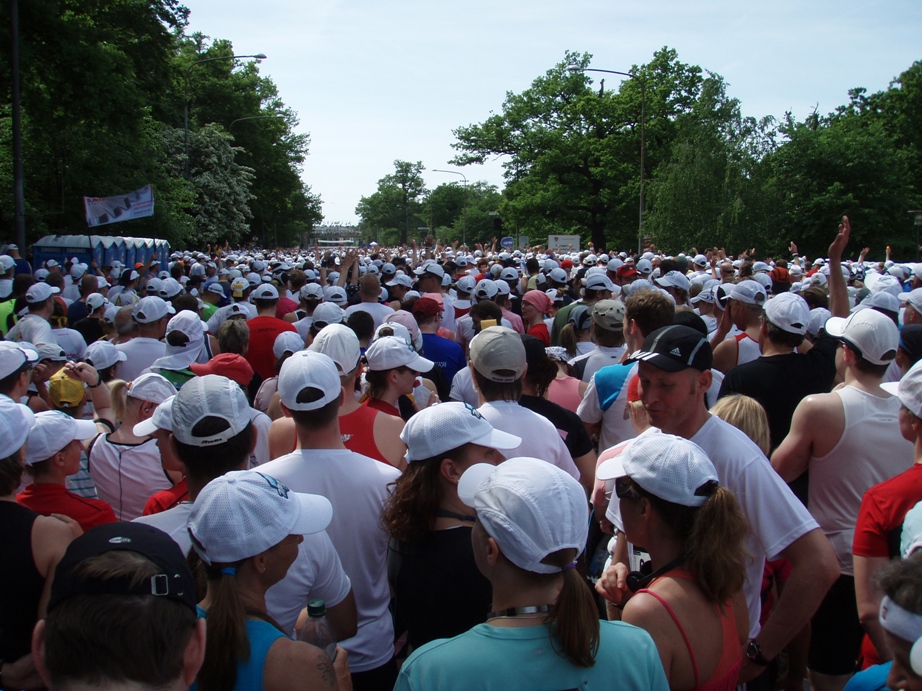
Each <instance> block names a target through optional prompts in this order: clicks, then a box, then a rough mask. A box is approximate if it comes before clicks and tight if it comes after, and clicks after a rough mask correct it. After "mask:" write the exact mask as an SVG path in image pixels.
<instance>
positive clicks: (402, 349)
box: [365, 323, 435, 372]
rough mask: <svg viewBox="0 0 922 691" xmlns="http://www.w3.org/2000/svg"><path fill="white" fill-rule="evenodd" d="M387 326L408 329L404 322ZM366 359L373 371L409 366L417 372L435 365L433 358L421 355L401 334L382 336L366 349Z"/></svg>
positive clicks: (408, 335) (424, 370)
mask: <svg viewBox="0 0 922 691" xmlns="http://www.w3.org/2000/svg"><path fill="white" fill-rule="evenodd" d="M382 326H384V325H383V324H382ZM387 326H388V327H390V328H392V329H395V330H396V329H397V327H401V328H403V329H404V330H406V327H405V326H403V324H396V323H388V324H387ZM379 328H381V327H379ZM409 337H410V332H409V331H407V338H409ZM365 360H366V361H367V362H368V369H369V370H371V371H372V372H377V371H383V370H389V369H394V368H396V367H409V368H410V369H411V370H414V371H416V372H428V371H429V370H431V369H432V367H433V366H434V365H435V363H434V362H432V360H427V359H426V358H424V357H421V356H420V355H419V353H417V352H416V350H415V349H414V348H413V346H412V345H411V344H410V342H409V340H405V339H404V338H401V337H400V336H382V337H381V338H379V339H378V340H376V341H375V342H374V343H372V344H371V345H370V346H368V349H367V350H366V351H365Z"/></svg>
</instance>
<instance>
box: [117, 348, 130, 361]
mask: <svg viewBox="0 0 922 691" xmlns="http://www.w3.org/2000/svg"><path fill="white" fill-rule="evenodd" d="M127 359H128V353H126V352H125V351H124V350H120V351H118V362H125V361H126V360H127Z"/></svg>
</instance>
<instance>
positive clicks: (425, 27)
mask: <svg viewBox="0 0 922 691" xmlns="http://www.w3.org/2000/svg"><path fill="white" fill-rule="evenodd" d="M185 4H186V5H187V6H188V7H189V9H190V10H191V16H190V27H189V30H190V31H200V32H202V33H204V34H206V35H208V36H211V37H213V38H224V39H229V40H231V41H232V42H233V44H234V50H235V52H236V53H238V54H255V53H260V52H262V53H265V54H266V55H267V56H268V59H267V60H265V61H263V62H262V64H261V67H260V71H261V73H262V74H264V75H268V76H269V77H271V78H272V80H273V81H274V82H275V83H276V85H277V86H278V88H279V92H280V94H281V97H282V99H283V100H284V101H285V103H286V104H287V105H288V106H290V107H291V108H293V109H294V110H295V111H296V112H297V113H298V115H299V117H300V121H301V124H300V128H299V131H301V132H308V133H310V136H311V146H310V155H309V157H308V159H307V162H306V164H305V166H304V173H303V177H304V180H305V181H306V182H307V183H308V184H309V185H311V187H312V188H313V190H314V192H317V193H319V194H320V195H321V197H322V200H323V212H324V216H325V222H327V223H332V222H345V223H351V222H356V221H357V220H358V219H357V217H356V216H355V206H356V204H357V203H358V201H359V198H360V197H362V196H363V195H369V194H371V193H373V192H374V191H375V189H376V186H377V181H378V180H379V179H380V178H381V177H383V176H384V175H387V174H388V173H390V172H393V161H394V160H395V159H402V160H407V161H422V162H423V165H424V166H425V167H426V169H427V170H426V171H425V173H424V175H425V179H426V183H427V185H428V187H429V188H430V189H431V188H433V187H435V186H437V185H439V184H440V183H442V182H450V181H453V180H458V181H460V179H461V178H460V177H458V176H455V175H446V174H441V173H435V172H432V169H433V168H446V167H449V166H448V160H449V159H451V158H452V156H453V155H454V150H453V149H452V148H451V143H452V141H453V140H454V138H453V136H452V133H451V132H452V129H454V128H457V127H458V126H461V125H467V124H471V123H476V122H482V121H483V120H484V119H485V118H486V117H487V116H488V115H489V114H490V112H491V111H496V112H498V111H499V110H500V109H501V107H502V103H503V99H504V97H505V94H506V92H507V91H513V92H519V91H522V90H523V89H526V88H528V86H529V85H530V83H531V82H532V80H533V79H535V78H536V77H538V76H540V75H543V74H544V73H545V72H546V71H547V70H548V69H550V68H551V67H553V66H554V65H555V64H557V63H558V62H560V61H561V60H562V59H563V57H564V53H565V51H567V50H573V51H579V52H589V53H591V54H592V55H593V60H592V67H596V68H601V69H612V70H625V71H626V70H628V69H629V68H630V67H631V65H633V64H642V63H645V62H648V61H649V60H650V59H651V57H652V55H653V53H654V52H655V51H656V50H658V49H659V48H662V47H663V46H669V47H671V48H674V49H676V50H677V51H678V55H679V60H681V61H682V62H685V63H689V64H693V65H699V66H701V67H702V68H704V69H707V70H710V71H712V72H716V73H717V74H720V75H721V76H723V77H724V79H726V81H727V82H728V84H729V94H730V95H731V96H733V97H736V98H738V99H739V100H740V101H741V104H742V109H743V112H744V114H746V115H753V116H757V117H762V116H764V115H774V116H776V117H780V116H781V115H783V114H784V112H785V111H788V110H790V111H792V112H793V113H794V114H795V115H796V116H797V117H798V118H803V117H804V116H805V115H807V114H809V113H810V112H811V111H812V110H813V109H814V108H815V107H817V106H818V107H819V111H820V112H821V113H827V112H829V111H831V110H833V109H834V108H835V107H836V106H838V105H840V104H843V103H845V102H846V101H847V98H848V89H850V88H853V87H858V86H861V87H865V88H867V89H868V90H869V91H879V90H881V89H884V88H886V87H887V85H888V84H889V82H890V81H891V80H892V79H893V78H894V77H896V76H897V75H898V74H899V73H900V72H902V71H904V70H905V69H907V68H908V67H909V66H910V65H911V64H912V63H913V61H914V60H919V59H922V2H919V0H877V1H870V2H868V1H859V0H806V1H805V0H775V1H774V2H771V3H756V2H743V1H741V0H736V1H733V0H698V1H697V2H689V1H688V0H646V1H637V2H631V3H627V2H621V1H618V0H599V1H593V0H571V1H570V2H561V1H557V2H549V1H548V0H529V1H527V2H526V1H524V0H491V1H484V0H468V1H467V2H464V3H454V2H453V3H447V2H440V1H439V0H386V1H382V0H351V1H346V0H343V1H338V0H258V1H257V0H246V1H244V0H186V2H185ZM596 76H600V75H596ZM615 86H616V83H615V82H614V81H613V80H612V76H611V75H608V78H607V80H606V88H610V87H615ZM246 125H247V123H243V124H241V125H238V127H242V126H246ZM249 126H254V127H258V126H259V123H258V121H256V122H253V123H249ZM461 171H462V172H463V173H464V174H465V175H466V176H467V178H468V180H469V181H473V180H487V181H489V182H491V183H493V184H496V185H497V186H499V187H500V189H501V188H502V181H503V178H502V168H501V166H500V162H498V161H494V162H490V163H488V164H486V165H483V166H467V167H465V168H463V169H461Z"/></svg>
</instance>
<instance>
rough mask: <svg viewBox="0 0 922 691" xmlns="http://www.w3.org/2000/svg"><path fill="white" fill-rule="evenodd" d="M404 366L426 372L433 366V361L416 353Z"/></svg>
mask: <svg viewBox="0 0 922 691" xmlns="http://www.w3.org/2000/svg"><path fill="white" fill-rule="evenodd" d="M406 366H407V367H409V368H411V369H413V370H416V371H417V372H428V371H430V370H431V369H432V368H433V367H435V363H434V362H433V361H432V360H427V359H426V358H424V357H422V356H421V355H417V356H416V358H415V359H414V360H413V361H412V362H408V363H407V365H406Z"/></svg>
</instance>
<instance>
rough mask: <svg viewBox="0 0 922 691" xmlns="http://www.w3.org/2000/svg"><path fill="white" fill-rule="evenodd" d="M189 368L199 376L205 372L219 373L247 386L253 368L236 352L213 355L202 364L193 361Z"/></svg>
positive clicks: (251, 377) (251, 376)
mask: <svg viewBox="0 0 922 691" xmlns="http://www.w3.org/2000/svg"><path fill="white" fill-rule="evenodd" d="M189 369H190V370H192V372H193V373H194V374H195V375H196V376H199V377H203V376H205V375H206V374H220V375H221V376H222V377H227V378H228V379H230V380H231V381H234V382H237V383H238V384H240V386H244V387H245V386H249V385H250V380H251V379H253V368H252V367H251V366H250V363H249V362H247V361H246V360H245V359H244V358H243V357H242V356H240V355H237V354H236V353H221V354H220V355H215V356H214V357H213V358H211V359H210V360H209V361H208V362H206V363H204V364H199V363H193V364H191V365H189Z"/></svg>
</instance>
